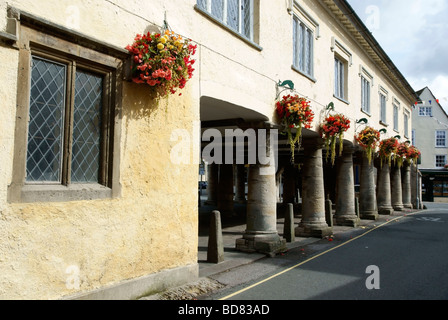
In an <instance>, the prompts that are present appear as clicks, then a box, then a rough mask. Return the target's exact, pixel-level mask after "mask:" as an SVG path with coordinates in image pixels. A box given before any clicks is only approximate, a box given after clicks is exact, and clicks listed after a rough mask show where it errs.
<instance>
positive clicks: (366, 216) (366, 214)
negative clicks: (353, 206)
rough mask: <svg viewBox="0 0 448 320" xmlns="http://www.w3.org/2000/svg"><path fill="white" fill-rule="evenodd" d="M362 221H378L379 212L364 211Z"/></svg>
mask: <svg viewBox="0 0 448 320" xmlns="http://www.w3.org/2000/svg"><path fill="white" fill-rule="evenodd" d="M361 219H365V220H377V219H378V211H364V212H361Z"/></svg>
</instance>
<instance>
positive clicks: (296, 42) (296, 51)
mask: <svg viewBox="0 0 448 320" xmlns="http://www.w3.org/2000/svg"><path fill="white" fill-rule="evenodd" d="M293 21H294V22H293V61H294V62H293V64H294V66H295V67H299V34H298V32H299V31H298V28H299V22H298V21H297V19H295V18H294V20H293Z"/></svg>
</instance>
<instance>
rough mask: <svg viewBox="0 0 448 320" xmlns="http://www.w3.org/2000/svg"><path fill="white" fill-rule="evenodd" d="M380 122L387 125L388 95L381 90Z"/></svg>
mask: <svg viewBox="0 0 448 320" xmlns="http://www.w3.org/2000/svg"><path fill="white" fill-rule="evenodd" d="M380 122H381V123H382V124H387V93H384V92H383V91H382V90H380Z"/></svg>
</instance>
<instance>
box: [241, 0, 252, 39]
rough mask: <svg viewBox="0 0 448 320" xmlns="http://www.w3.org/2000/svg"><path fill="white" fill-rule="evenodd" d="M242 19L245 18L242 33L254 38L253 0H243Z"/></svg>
mask: <svg viewBox="0 0 448 320" xmlns="http://www.w3.org/2000/svg"><path fill="white" fill-rule="evenodd" d="M241 3H242V6H243V7H242V10H243V12H242V14H241V16H242V19H243V28H242V33H243V34H244V35H245V36H246V37H247V38H249V39H252V38H253V36H252V28H253V27H252V24H253V22H252V21H253V19H252V14H253V10H252V3H253V0H242V1H241Z"/></svg>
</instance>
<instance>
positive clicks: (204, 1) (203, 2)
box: [197, 0, 207, 10]
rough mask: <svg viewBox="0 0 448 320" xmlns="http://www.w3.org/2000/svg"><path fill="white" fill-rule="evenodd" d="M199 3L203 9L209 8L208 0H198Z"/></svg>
mask: <svg viewBox="0 0 448 320" xmlns="http://www.w3.org/2000/svg"><path fill="white" fill-rule="evenodd" d="M197 4H198V6H199V7H200V8H201V9H203V10H207V0H197Z"/></svg>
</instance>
